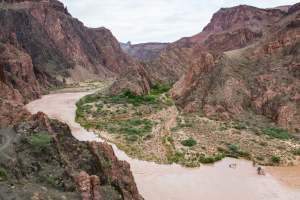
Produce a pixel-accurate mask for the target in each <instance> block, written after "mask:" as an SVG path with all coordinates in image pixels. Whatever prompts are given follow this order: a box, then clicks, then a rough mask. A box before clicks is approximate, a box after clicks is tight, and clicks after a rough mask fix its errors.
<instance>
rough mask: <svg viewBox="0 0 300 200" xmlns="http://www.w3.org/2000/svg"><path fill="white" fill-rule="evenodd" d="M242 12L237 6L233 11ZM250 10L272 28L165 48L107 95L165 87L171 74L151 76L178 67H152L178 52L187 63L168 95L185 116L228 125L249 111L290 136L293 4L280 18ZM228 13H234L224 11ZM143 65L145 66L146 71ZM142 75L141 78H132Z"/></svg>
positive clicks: (295, 32) (295, 118) (294, 80)
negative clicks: (194, 115) (262, 16)
mask: <svg viewBox="0 0 300 200" xmlns="http://www.w3.org/2000/svg"><path fill="white" fill-rule="evenodd" d="M244 8H245V6H239V7H235V8H234V9H237V10H239V9H244ZM253 9H254V11H255V12H254V11H253V10H251V12H250V13H256V12H263V13H265V14H266V15H267V16H269V19H272V16H273V20H274V23H273V25H272V26H269V27H270V28H266V29H264V31H259V32H257V30H259V29H260V28H263V27H267V22H266V21H265V22H264V21H263V20H261V21H263V23H262V25H257V24H256V30H255V29H251V28H235V29H234V30H233V31H231V32H228V31H223V32H221V33H218V34H214V35H210V36H209V37H207V39H206V40H205V41H203V42H201V43H199V44H198V45H197V46H196V47H195V48H194V49H190V48H183V49H182V48H176V47H174V48H173V47H172V48H168V49H167V50H166V51H164V52H163V53H161V54H160V55H159V57H158V58H157V59H155V60H153V61H151V62H145V63H143V62H141V63H138V64H136V65H134V66H131V67H129V68H128V69H127V70H126V71H125V73H123V74H122V75H121V76H120V77H119V78H118V79H117V81H116V82H115V83H114V84H113V86H112V87H111V89H110V90H111V92H112V93H115V94H117V93H121V92H122V91H123V90H124V89H125V88H126V87H130V88H131V90H132V91H134V92H135V93H137V94H147V93H149V91H150V89H151V86H153V84H154V83H155V82H159V83H161V84H164V83H170V82H171V79H170V76H172V75H170V74H167V75H163V76H156V74H160V73H161V72H162V71H164V70H165V69H166V68H167V69H168V68H170V66H172V67H174V70H175V71H176V67H177V66H176V65H170V64H169V63H171V62H170V61H168V63H166V62H160V64H159V65H157V64H156V63H157V62H158V61H159V60H160V61H161V60H162V58H164V57H165V56H166V55H167V53H168V52H172V51H179V52H182V53H181V55H182V56H181V57H179V58H180V61H181V62H182V61H186V60H188V62H186V64H185V69H186V70H185V72H186V73H184V72H183V73H181V74H180V75H177V76H176V78H177V80H178V82H177V83H176V84H175V85H173V88H172V89H171V90H170V91H169V95H170V96H171V97H172V98H173V99H174V100H176V102H177V103H178V105H179V106H181V107H182V108H183V109H184V110H183V111H184V112H195V113H199V114H203V115H204V116H206V117H208V118H212V119H221V120H230V119H231V120H232V119H235V117H236V116H237V115H243V114H245V113H246V112H249V111H251V112H255V113H257V114H262V115H264V116H266V117H268V118H269V119H272V120H273V121H274V122H276V123H277V124H278V125H280V126H284V127H285V128H286V130H288V131H290V132H292V133H295V132H296V128H297V127H299V125H300V124H299V121H300V118H299V115H300V114H299V113H300V104H299V103H300V100H299V97H300V94H298V93H299V91H300V88H299V84H300V80H299V70H300V69H299V65H298V63H299V60H298V57H299V55H300V54H299V52H298V48H297V47H298V46H299V35H300V32H299V30H300V29H299V27H300V26H299V19H300V15H299V14H298V13H299V11H298V10H297V9H299V8H298V5H297V4H296V5H294V6H292V7H290V8H289V12H288V13H290V14H285V15H284V16H283V13H282V11H281V10H273V11H270V10H268V11H266V10H262V9H256V8H253ZM221 10H222V9H221ZM228 10H233V9H231V8H230V9H225V10H223V11H224V12H225V11H226V12H227V11H228ZM226 12H225V13H226ZM255 16H258V15H255ZM214 17H215V15H214ZM214 17H213V18H214ZM253 17H254V16H253ZM237 19H238V20H237V21H238V22H239V23H240V24H242V23H241V21H239V18H237ZM275 19H276V20H277V21H276V20H275ZM212 21H214V20H212ZM244 22H245V24H246V25H247V23H248V20H247V19H246V20H245V19H244ZM268 23H269V22H268ZM221 24H222V23H219V25H221ZM235 24H238V23H235ZM265 25H266V26H265ZM222 26H223V25H222ZM207 27H210V26H207ZM214 27H215V26H214ZM239 27H240V26H239ZM248 27H249V26H248ZM272 27H277V28H276V29H274V28H273V29H272ZM252 28H253V27H252ZM271 29H272V30H271ZM220 30H223V29H220ZM276 30H277V31H276ZM273 32H274V33H273ZM183 47H186V46H183ZM226 51H229V52H226ZM185 52H188V54H186V53H185ZM222 52H226V53H222ZM186 55H188V57H185V56H186ZM144 66H147V70H145V67H144ZM141 71H143V73H136V72H141ZM153 77H155V78H153ZM163 79H164V80H163ZM166 80H168V81H166ZM174 80H175V81H176V79H173V80H172V81H174Z"/></svg>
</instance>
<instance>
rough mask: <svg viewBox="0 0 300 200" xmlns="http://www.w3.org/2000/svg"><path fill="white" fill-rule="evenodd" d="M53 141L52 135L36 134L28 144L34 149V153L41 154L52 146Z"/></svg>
mask: <svg viewBox="0 0 300 200" xmlns="http://www.w3.org/2000/svg"><path fill="white" fill-rule="evenodd" d="M51 141H52V137H51V136H50V135H41V134H35V135H33V136H31V137H30V140H29V141H28V143H29V145H31V146H33V147H34V152H41V151H42V150H43V148H45V147H48V146H50V143H51Z"/></svg>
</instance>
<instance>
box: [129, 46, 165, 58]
mask: <svg viewBox="0 0 300 200" xmlns="http://www.w3.org/2000/svg"><path fill="white" fill-rule="evenodd" d="M168 45H169V43H143V44H135V45H130V46H129V47H128V48H127V50H126V52H127V53H129V55H130V56H131V57H132V58H133V60H134V61H151V60H154V59H155V58H157V57H158V55H159V54H160V53H161V52H163V51H164V50H166V48H167V46H168Z"/></svg>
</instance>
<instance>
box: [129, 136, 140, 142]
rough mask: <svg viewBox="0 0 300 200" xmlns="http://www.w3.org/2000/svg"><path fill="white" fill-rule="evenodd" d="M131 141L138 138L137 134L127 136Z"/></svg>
mask: <svg viewBox="0 0 300 200" xmlns="http://www.w3.org/2000/svg"><path fill="white" fill-rule="evenodd" d="M127 139H128V140H130V141H136V140H137V139H138V137H137V135H132V136H131V137H129V138H127Z"/></svg>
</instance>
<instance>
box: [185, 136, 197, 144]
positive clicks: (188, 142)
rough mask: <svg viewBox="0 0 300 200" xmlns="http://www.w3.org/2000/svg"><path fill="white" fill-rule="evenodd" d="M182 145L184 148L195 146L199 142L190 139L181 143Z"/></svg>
mask: <svg viewBox="0 0 300 200" xmlns="http://www.w3.org/2000/svg"><path fill="white" fill-rule="evenodd" d="M181 144H182V145H184V146H194V145H196V144H197V142H196V141H195V140H194V138H192V137H190V138H189V139H188V140H183V141H181Z"/></svg>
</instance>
